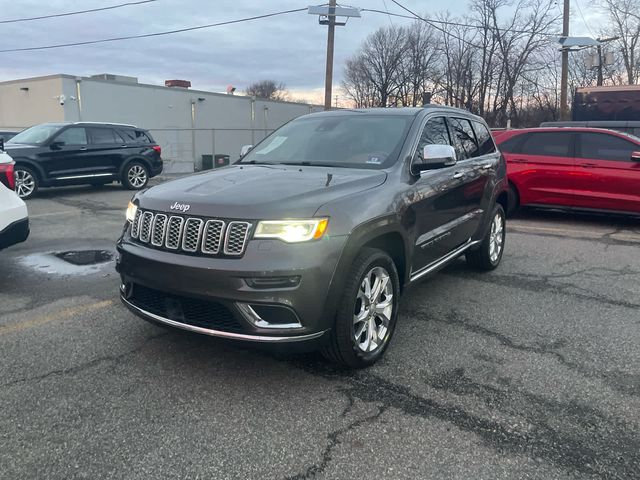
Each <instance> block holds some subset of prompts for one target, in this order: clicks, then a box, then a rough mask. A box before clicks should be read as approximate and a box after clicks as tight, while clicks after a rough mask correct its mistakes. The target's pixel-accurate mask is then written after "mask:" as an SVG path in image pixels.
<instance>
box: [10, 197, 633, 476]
mask: <svg viewBox="0 0 640 480" xmlns="http://www.w3.org/2000/svg"><path fill="white" fill-rule="evenodd" d="M129 197H130V193H129V192H126V191H123V190H120V189H119V188H118V187H116V186H108V187H106V188H104V189H102V190H94V189H92V188H89V187H73V188H67V189H59V190H55V191H46V190H45V191H44V192H43V194H42V195H41V196H39V197H37V198H35V199H33V200H31V201H29V203H28V206H29V209H30V214H31V219H32V220H31V221H32V234H31V237H30V239H29V241H28V242H27V243H25V244H22V245H19V246H16V247H12V248H10V249H7V250H5V251H2V252H0V272H2V275H0V357H1V361H0V411H1V412H2V415H0V478H2V479H4V478H6V479H17V478H53V479H58V478H59V479H71V478H126V479H137V478H145V479H146V478H225V479H227V478H228V479H248V478H252V479H308V478H327V479H334V478H389V479H403V478H406V479H414V478H460V479H468V478H487V479H493V478H532V479H543V478H544V479H546V478H549V479H556V478H575V479H589V478H593V479H595V478H607V479H626V478H629V479H631V478H638V476H639V475H640V474H639V472H640V255H639V252H640V249H639V248H638V247H639V246H640V220H638V219H624V218H616V217H607V216H579V215H572V214H566V213H559V212H543V211H526V212H523V213H521V214H520V215H519V216H518V217H516V218H515V219H512V220H510V221H509V222H508V236H507V244H506V251H505V256H504V259H503V263H502V265H501V266H500V268H499V269H498V270H496V271H494V272H491V273H488V274H479V273H476V272H472V271H470V270H469V269H467V268H466V265H465V263H464V261H463V260H459V261H457V262H455V263H454V264H453V265H451V266H450V267H448V268H446V269H445V270H443V271H441V272H439V273H438V274H437V275H435V276H433V277H431V278H430V279H427V280H425V281H423V282H421V283H419V284H417V285H415V286H413V287H411V288H410V289H409V290H408V291H407V292H406V294H405V295H404V298H403V304H402V307H401V312H400V318H399V324H398V328H397V331H396V333H395V337H394V339H393V341H392V344H391V347H390V349H389V350H388V352H387V354H386V356H385V358H384V359H383V360H382V361H381V362H380V363H379V364H377V365H375V366H374V367H372V368H369V369H367V370H363V371H344V370H339V369H335V368H334V367H332V366H331V365H330V364H327V363H326V362H325V361H324V360H323V359H322V358H321V357H320V356H319V355H317V354H304V355H301V354H297V355H287V354H284V353H272V352H268V351H265V350H262V349H257V348H255V347H250V346H246V345H239V344H235V343H229V342H225V341H221V340H216V339H212V338H208V337H202V336H197V335H192V334H188V333H185V332H181V331H174V330H168V329H162V328H159V327H156V326H153V325H150V324H148V323H146V322H144V321H142V320H139V319H138V318H136V317H134V316H133V315H132V314H130V313H129V312H128V311H127V310H126V309H125V308H124V307H122V306H121V305H120V303H119V302H118V301H117V288H118V278H117V275H116V274H115V271H114V270H113V262H112V261H111V262H107V263H105V264H102V265H99V266H98V267H96V268H94V269H93V270H91V271H90V272H88V273H87V272H84V273H83V274H82V275H74V274H69V273H68V272H60V273H57V272H56V271H55V268H54V267H55V264H53V263H52V264H51V265H44V264H43V265H38V264H37V263H33V262H32V263H25V262H22V261H21V258H25V257H29V256H32V255H36V254H37V255H39V256H40V257H38V258H45V259H46V255H47V254H48V253H50V252H55V251H68V250H74V249H107V250H111V251H113V250H114V241H115V239H116V238H117V236H118V234H119V232H120V229H121V228H122V225H123V219H124V210H125V208H126V204H127V201H128V199H129ZM43 255H44V256H43ZM45 263H46V262H45Z"/></svg>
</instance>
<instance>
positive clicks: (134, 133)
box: [120, 128, 151, 143]
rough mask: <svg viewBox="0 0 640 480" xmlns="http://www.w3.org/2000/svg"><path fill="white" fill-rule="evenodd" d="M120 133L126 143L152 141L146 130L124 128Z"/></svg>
mask: <svg viewBox="0 0 640 480" xmlns="http://www.w3.org/2000/svg"><path fill="white" fill-rule="evenodd" d="M120 135H121V136H122V138H124V141H125V143H151V140H150V139H149V137H148V136H147V134H146V133H145V132H144V130H134V129H129V128H126V129H122V130H120Z"/></svg>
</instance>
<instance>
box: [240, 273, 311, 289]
mask: <svg viewBox="0 0 640 480" xmlns="http://www.w3.org/2000/svg"><path fill="white" fill-rule="evenodd" d="M244 281H245V282H246V284H247V285H248V286H249V287H251V288H255V289H257V290H265V289H269V288H295V287H297V286H298V285H300V276H299V275H297V276H293V277H253V278H245V279H244Z"/></svg>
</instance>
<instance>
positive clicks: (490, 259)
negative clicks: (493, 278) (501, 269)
mask: <svg viewBox="0 0 640 480" xmlns="http://www.w3.org/2000/svg"><path fill="white" fill-rule="evenodd" d="M505 234H506V228H505V214H504V209H503V208H502V205H500V204H499V203H496V206H495V207H494V208H493V212H492V213H491V225H490V226H489V230H488V231H487V233H486V234H485V236H484V239H483V240H482V243H481V244H480V248H478V249H477V250H474V251H471V252H468V253H467V254H466V255H465V256H466V259H467V263H468V264H469V265H471V266H472V267H473V268H475V269H477V270H493V269H494V268H496V267H497V266H498V265H499V264H500V260H501V259H502V253H503V252H504V241H505Z"/></svg>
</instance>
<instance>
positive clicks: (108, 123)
mask: <svg viewBox="0 0 640 480" xmlns="http://www.w3.org/2000/svg"><path fill="white" fill-rule="evenodd" d="M80 123H88V124H90V125H116V126H118V127H131V128H138V127H136V126H135V125H131V124H129V123H114V122H73V124H74V125H77V124H80Z"/></svg>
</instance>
